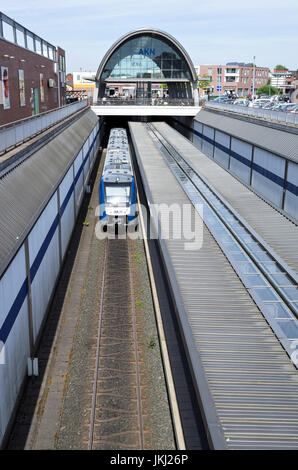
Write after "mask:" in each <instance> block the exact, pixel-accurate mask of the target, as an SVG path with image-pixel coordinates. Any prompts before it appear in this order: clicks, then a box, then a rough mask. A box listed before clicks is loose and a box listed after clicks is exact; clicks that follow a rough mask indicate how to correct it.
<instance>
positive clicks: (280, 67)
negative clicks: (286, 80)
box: [274, 64, 289, 70]
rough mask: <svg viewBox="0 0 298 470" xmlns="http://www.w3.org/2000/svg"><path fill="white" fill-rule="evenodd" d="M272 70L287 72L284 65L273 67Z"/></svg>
mask: <svg viewBox="0 0 298 470" xmlns="http://www.w3.org/2000/svg"><path fill="white" fill-rule="evenodd" d="M274 70H289V69H288V67H286V66H285V65H280V64H279V65H276V66H275V67H274Z"/></svg>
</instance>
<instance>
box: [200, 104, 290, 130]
mask: <svg viewBox="0 0 298 470" xmlns="http://www.w3.org/2000/svg"><path fill="white" fill-rule="evenodd" d="M205 107H206V108H210V109H212V108H213V109H219V110H223V111H229V112H233V113H239V114H244V115H246V116H252V117H257V118H262V119H267V120H270V121H278V122H282V123H285V124H295V125H298V114H296V113H287V112H282V111H274V110H271V109H263V108H251V107H249V106H239V105H236V104H227V103H214V102H212V101H211V102H206V103H205Z"/></svg>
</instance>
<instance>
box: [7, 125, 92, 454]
mask: <svg viewBox="0 0 298 470" xmlns="http://www.w3.org/2000/svg"><path fill="white" fill-rule="evenodd" d="M98 126H99V123H98V124H97V126H96V129H98ZM91 135H93V137H92V140H93V138H94V136H95V135H96V133H95V132H92V134H91ZM92 140H91V137H90V139H89V142H88V144H89V145H88V147H87V150H88V149H89V146H90V145H91V143H92ZM98 144H99V138H98V139H97V144H96V145H95V146H94V156H95V154H96V150H97V147H98ZM81 163H82V151H81V152H80V153H79V155H78V157H77V158H76V160H75V168H76V171H78V169H79V167H80V165H81ZM87 167H88V163H87V166H86V168H87ZM72 182H73V166H71V167H70V169H69V170H68V172H67V173H66V175H65V177H64V179H63V180H62V182H61V184H60V187H59V191H60V204H62V203H63V201H64V199H65V196H66V194H67V192H68V190H69V188H70V187H71V184H72ZM76 191H77V205H78V209H79V205H80V203H81V200H82V196H83V172H82V173H81V176H80V179H79V180H78V182H77V188H76ZM57 204H58V198H57V193H55V194H54V195H53V196H52V198H51V200H50V201H49V203H48V204H47V206H46V207H45V209H44V211H43V212H42V214H41V216H40V217H39V219H38V220H37V222H36V223H35V226H34V227H33V229H32V230H31V232H30V234H29V235H28V246H29V258H30V266H31V267H32V264H33V262H34V260H35V259H36V256H37V255H38V253H39V250H40V248H41V247H42V245H43V243H44V241H45V239H46V237H47V235H48V232H49V230H50V227H51V225H52V223H53V222H54V220H55V218H56V216H57V215H58V205H57ZM74 223H75V220H74V192H72V195H71V197H70V199H69V201H68V204H67V206H66V209H65V211H64V213H63V215H62V219H61V242H62V256H63V255H64V254H65V250H66V247H67V244H68V241H69V238H70V235H71V232H72V229H73V226H74ZM40 259H41V258H40ZM59 269H60V259H59V230H58V226H57V227H56V229H55V232H54V234H53V237H52V239H51V241H50V243H49V244H48V246H47V249H46V251H45V253H44V256H43V257H42V259H41V263H40V265H39V267H38V270H37V272H36V275H35V277H34V279H32V285H31V294H32V315H33V330H34V331H33V333H34V340H35V339H36V337H37V334H38V332H39V329H40V326H41V323H42V320H43V318H44V315H45V312H46V310H47V307H48V303H49V300H50V297H51V295H52V292H53V288H54V285H55V282H56V279H57V276H58V274H59ZM25 281H26V258H25V248H24V245H23V246H22V247H21V248H20V250H19V251H18V253H17V254H16V256H15V258H14V259H13V260H12V262H11V264H10V265H9V267H8V269H7V271H6V272H5V273H4V275H3V276H2V278H1V279H0V328H1V327H2V326H3V323H4V321H5V319H6V318H7V315H8V314H9V311H10V309H11V308H12V306H13V304H14V302H15V301H16V297H17V295H18V293H19V291H20V289H21V287H22V286H23V284H24V282H25ZM23 298H24V301H23V303H22V305H21V306H20V307H19V309H16V310H15V311H16V317H15V322H14V323H13V326H12V329H11V330H10V334H9V336H8V338H7V340H6V343H5V349H4V355H3V354H2V355H1V356H0V358H1V359H2V357H4V359H5V362H4V364H1V363H0V445H1V441H2V439H3V436H4V433H5V432H6V429H7V425H8V422H9V420H10V417H11V414H12V412H13V409H14V407H15V403H16V399H17V396H18V393H19V391H20V387H21V385H22V382H23V380H24V377H25V375H26V373H27V358H28V357H30V345H29V321H28V298H27V293H26V291H25V296H24V297H23Z"/></svg>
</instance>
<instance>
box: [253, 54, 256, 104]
mask: <svg viewBox="0 0 298 470" xmlns="http://www.w3.org/2000/svg"><path fill="white" fill-rule="evenodd" d="M255 61H256V56H254V57H253V64H252V66H253V69H252V98H253V99H254V96H255V70H256V69H255Z"/></svg>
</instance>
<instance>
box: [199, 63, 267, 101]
mask: <svg viewBox="0 0 298 470" xmlns="http://www.w3.org/2000/svg"><path fill="white" fill-rule="evenodd" d="M196 68H197V73H198V75H199V76H200V78H202V77H204V76H208V78H209V80H210V82H211V83H210V91H211V93H213V94H216V95H222V94H224V93H234V94H236V95H238V96H248V95H249V94H252V92H253V90H254V91H255V92H256V91H257V89H258V88H260V87H261V86H263V85H266V83H267V81H268V78H269V68H267V67H253V66H252V65H251V64H244V63H239V62H231V63H228V64H226V65H199V66H197V67H196Z"/></svg>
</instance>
